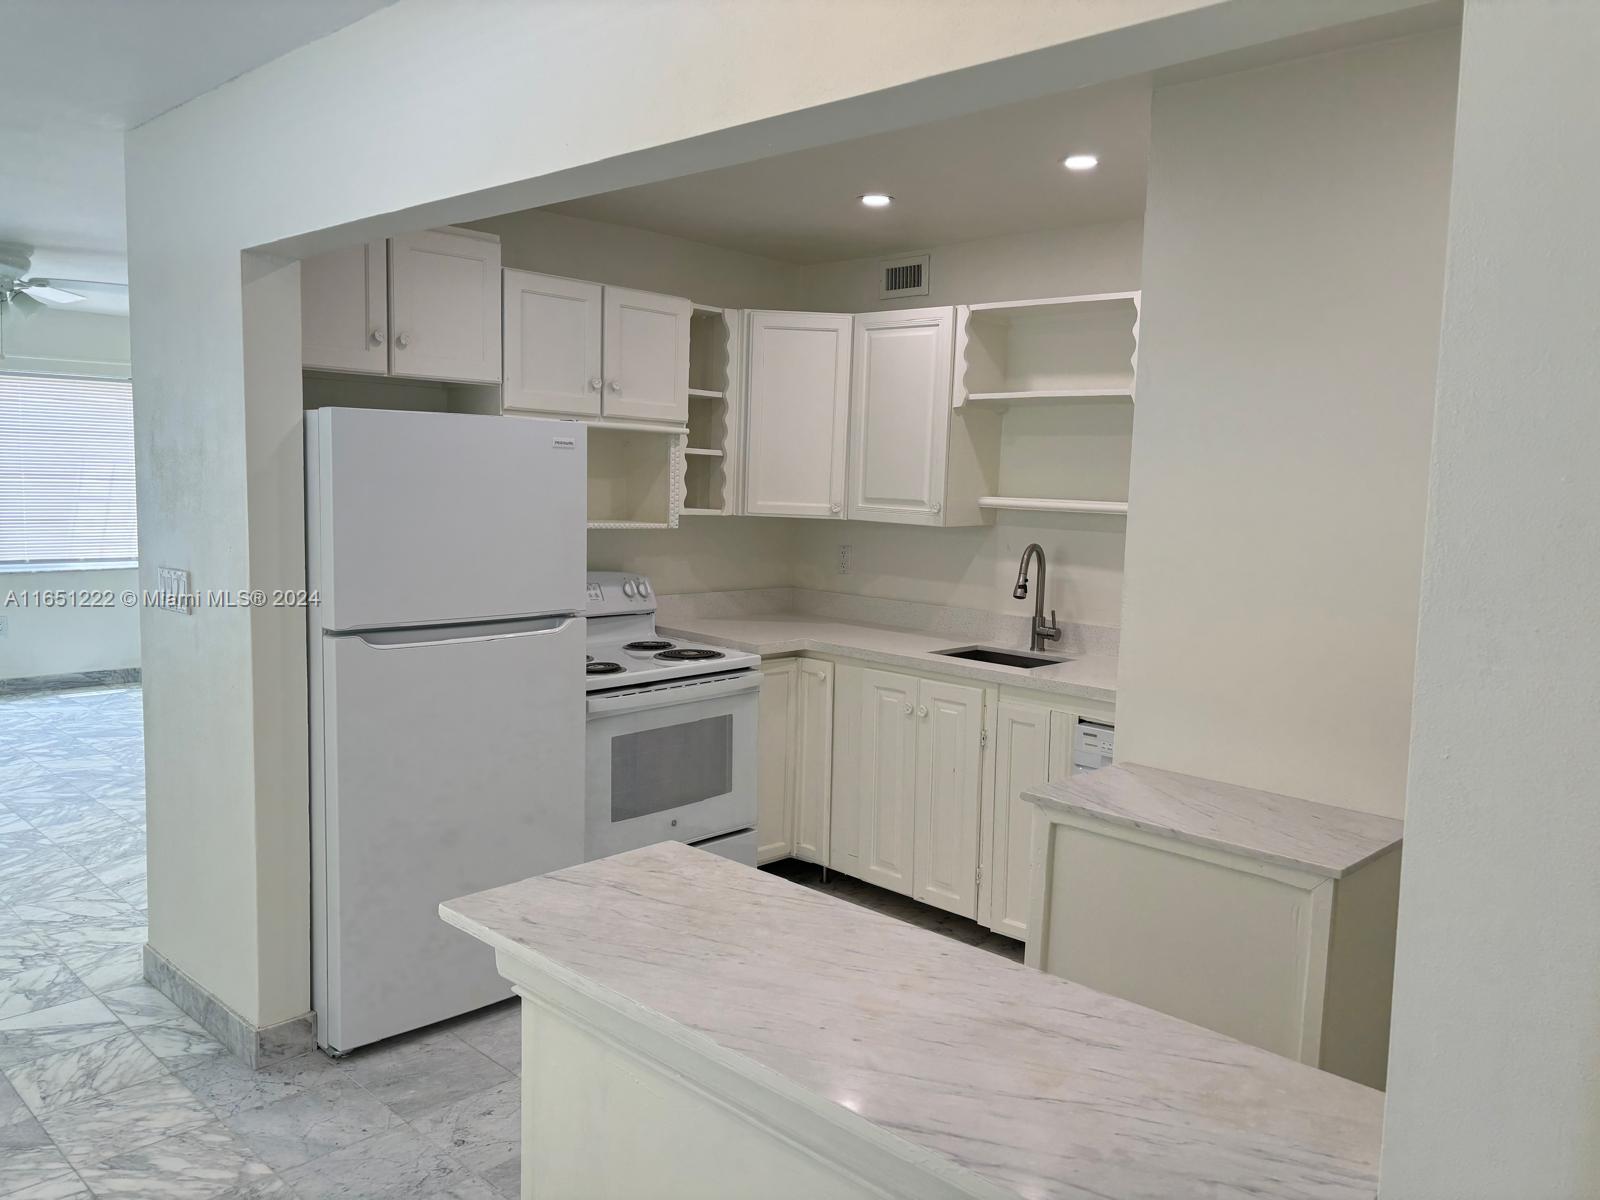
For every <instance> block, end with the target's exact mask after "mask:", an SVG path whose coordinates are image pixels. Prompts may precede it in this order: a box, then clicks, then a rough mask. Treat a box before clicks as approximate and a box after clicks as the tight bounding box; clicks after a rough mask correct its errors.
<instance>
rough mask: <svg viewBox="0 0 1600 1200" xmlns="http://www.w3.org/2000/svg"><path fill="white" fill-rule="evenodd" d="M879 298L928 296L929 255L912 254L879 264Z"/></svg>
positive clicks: (892, 298)
mask: <svg viewBox="0 0 1600 1200" xmlns="http://www.w3.org/2000/svg"><path fill="white" fill-rule="evenodd" d="M878 268H879V270H880V272H881V274H880V276H879V287H878V299H880V300H894V299H897V298H898V297H900V296H926V295H927V294H928V256H927V255H926V254H912V255H908V256H907V257H905V258H891V259H888V260H887V261H885V262H881V263H879V264H878Z"/></svg>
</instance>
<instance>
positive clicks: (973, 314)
mask: <svg viewBox="0 0 1600 1200" xmlns="http://www.w3.org/2000/svg"><path fill="white" fill-rule="evenodd" d="M956 325H957V329H956V387H955V405H956V407H957V408H960V407H961V406H962V405H964V404H967V403H979V404H1011V403H1024V404H1026V403H1038V402H1049V401H1054V400H1079V399H1097V398H1102V397H1115V398H1121V399H1131V398H1132V397H1133V381H1134V369H1135V362H1136V359H1137V356H1138V349H1139V337H1138V333H1139V293H1138V292H1106V293H1099V294H1096V295H1092V296H1055V297H1050V298H1047V299H1042V300H1018V301H1006V302H1001V303H991V304H968V305H962V306H961V307H960V308H959V309H957V316H956Z"/></svg>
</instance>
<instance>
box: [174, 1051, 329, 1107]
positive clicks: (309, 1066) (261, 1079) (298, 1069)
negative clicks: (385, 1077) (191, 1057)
mask: <svg viewBox="0 0 1600 1200" xmlns="http://www.w3.org/2000/svg"><path fill="white" fill-rule="evenodd" d="M173 1069H174V1072H175V1073H176V1074H177V1076H178V1078H179V1079H180V1080H182V1081H183V1084H184V1086H185V1087H187V1088H188V1089H189V1090H190V1091H192V1092H193V1093H194V1094H195V1095H196V1096H197V1097H199V1099H200V1100H201V1102H202V1103H204V1104H205V1105H206V1107H207V1108H209V1109H211V1110H212V1111H213V1112H215V1113H216V1114H217V1115H218V1116H219V1117H222V1118H223V1119H224V1120H226V1119H227V1118H229V1117H232V1116H233V1115H235V1114H236V1113H240V1112H243V1111H245V1110H246V1109H251V1108H262V1107H264V1106H266V1105H268V1104H273V1103H276V1102H277V1101H279V1100H285V1099H290V1098H293V1097H296V1096H301V1095H304V1094H305V1092H306V1090H307V1089H308V1088H313V1087H316V1086H318V1085H319V1084H325V1083H331V1082H332V1081H334V1080H342V1079H344V1078H345V1075H344V1071H343V1069H342V1068H341V1067H340V1065H339V1064H338V1063H336V1062H334V1061H333V1060H332V1059H331V1058H329V1057H328V1056H327V1055H325V1054H322V1053H321V1052H320V1051H313V1052H312V1053H310V1054H302V1055H300V1056H299V1057H297V1058H290V1059H284V1060H283V1061H282V1062H275V1063H272V1064H270V1065H268V1066H266V1067H263V1068H261V1069H260V1070H259V1071H253V1070H251V1069H250V1068H249V1067H247V1066H246V1065H245V1064H244V1063H242V1062H240V1061H239V1060H238V1059H237V1058H234V1057H233V1055H231V1054H222V1055H212V1056H210V1057H208V1058H206V1059H204V1060H203V1061H199V1062H191V1063H186V1064H183V1065H178V1066H175V1067H174V1068H173Z"/></svg>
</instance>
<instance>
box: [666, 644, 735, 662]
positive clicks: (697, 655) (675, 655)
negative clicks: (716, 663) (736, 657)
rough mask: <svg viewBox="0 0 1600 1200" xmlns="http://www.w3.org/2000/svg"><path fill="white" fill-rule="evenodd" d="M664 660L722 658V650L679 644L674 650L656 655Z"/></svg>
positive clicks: (697, 660) (691, 660)
mask: <svg viewBox="0 0 1600 1200" xmlns="http://www.w3.org/2000/svg"><path fill="white" fill-rule="evenodd" d="M656 657H657V658H659V659H661V660H663V661H664V662H704V661H705V660H707V659H711V658H722V657H723V653H722V651H721V650H701V649H700V648H699V647H696V646H679V647H677V648H676V649H673V650H663V651H662V652H661V653H660V654H658V655H656Z"/></svg>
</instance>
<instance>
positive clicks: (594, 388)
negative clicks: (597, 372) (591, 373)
mask: <svg viewBox="0 0 1600 1200" xmlns="http://www.w3.org/2000/svg"><path fill="white" fill-rule="evenodd" d="M600 387H601V381H600V380H598V379H591V380H589V390H590V391H591V392H598V391H599V390H600Z"/></svg>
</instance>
